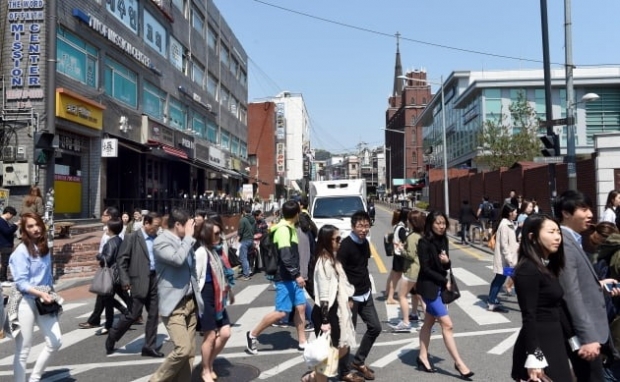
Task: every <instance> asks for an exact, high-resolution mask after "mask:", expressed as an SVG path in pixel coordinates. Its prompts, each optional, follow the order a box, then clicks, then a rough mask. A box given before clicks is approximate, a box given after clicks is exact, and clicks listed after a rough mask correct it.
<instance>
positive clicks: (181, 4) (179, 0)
mask: <svg viewBox="0 0 620 382" xmlns="http://www.w3.org/2000/svg"><path fill="white" fill-rule="evenodd" d="M172 4H174V6H175V7H177V8H179V10H180V11H181V13H183V11H184V10H185V0H172Z"/></svg>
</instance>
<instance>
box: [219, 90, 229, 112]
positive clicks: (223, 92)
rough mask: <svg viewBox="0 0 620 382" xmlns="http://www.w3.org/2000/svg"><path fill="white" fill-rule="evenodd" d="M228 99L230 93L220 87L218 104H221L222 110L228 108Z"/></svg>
mask: <svg viewBox="0 0 620 382" xmlns="http://www.w3.org/2000/svg"><path fill="white" fill-rule="evenodd" d="M229 98H230V93H229V92H228V89H226V88H225V87H223V86H222V89H221V90H220V103H221V104H222V106H224V108H228V99H229Z"/></svg>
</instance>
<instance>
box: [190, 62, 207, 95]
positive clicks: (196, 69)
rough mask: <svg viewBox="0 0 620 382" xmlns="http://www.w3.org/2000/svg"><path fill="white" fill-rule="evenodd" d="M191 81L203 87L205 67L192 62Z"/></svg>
mask: <svg viewBox="0 0 620 382" xmlns="http://www.w3.org/2000/svg"><path fill="white" fill-rule="evenodd" d="M192 80H194V82H195V83H197V84H198V85H200V87H201V88H202V87H203V84H204V80H205V67H204V66H202V64H201V63H200V62H196V61H194V62H192Z"/></svg>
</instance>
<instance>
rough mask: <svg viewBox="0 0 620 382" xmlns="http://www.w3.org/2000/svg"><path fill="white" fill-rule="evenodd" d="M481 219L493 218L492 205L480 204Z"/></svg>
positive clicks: (487, 203)
mask: <svg viewBox="0 0 620 382" xmlns="http://www.w3.org/2000/svg"><path fill="white" fill-rule="evenodd" d="M481 215H482V217H483V218H485V219H490V218H491V216H493V204H492V203H489V202H484V203H482V213H481Z"/></svg>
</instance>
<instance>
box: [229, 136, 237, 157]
mask: <svg viewBox="0 0 620 382" xmlns="http://www.w3.org/2000/svg"><path fill="white" fill-rule="evenodd" d="M230 153H231V154H233V155H239V138H237V137H235V136H234V135H233V137H232V139H231V140H230Z"/></svg>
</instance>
